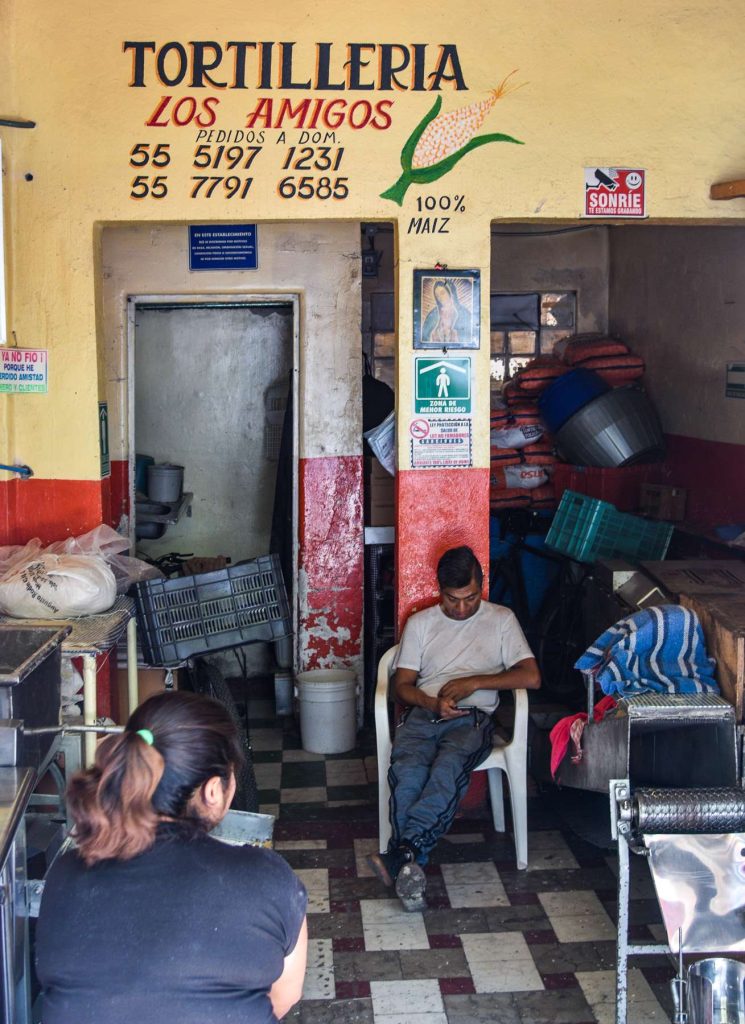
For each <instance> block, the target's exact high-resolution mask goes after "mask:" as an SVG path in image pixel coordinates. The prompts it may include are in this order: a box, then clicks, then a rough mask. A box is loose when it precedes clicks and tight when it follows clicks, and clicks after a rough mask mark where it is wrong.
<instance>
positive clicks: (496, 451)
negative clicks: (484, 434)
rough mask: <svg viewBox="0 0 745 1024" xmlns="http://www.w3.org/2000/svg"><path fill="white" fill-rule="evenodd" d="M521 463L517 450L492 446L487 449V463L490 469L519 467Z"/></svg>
mask: <svg viewBox="0 0 745 1024" xmlns="http://www.w3.org/2000/svg"><path fill="white" fill-rule="evenodd" d="M521 461H522V460H521V458H520V452H519V451H518V450H517V448H498V447H497V446H496V445H493V446H492V447H491V448H490V449H489V462H490V464H491V467H492V469H494V468H495V467H497V466H519V465H520V462H521Z"/></svg>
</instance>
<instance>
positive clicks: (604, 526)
mask: <svg viewBox="0 0 745 1024" xmlns="http://www.w3.org/2000/svg"><path fill="white" fill-rule="evenodd" d="M672 535H673V525H672V523H660V522H657V521H652V520H649V519H642V518H641V517H640V516H631V515H629V514H628V513H627V512H619V511H618V509H617V508H616V507H615V505H611V504H610V502H608V501H600V499H599V498H590V497H588V496H587V495H586V494H577V492H576V491H564V494H563V496H562V499H561V502H560V504H559V507H558V509H557V510H556V515H555V516H554V519H553V522H552V523H551V527H550V529H549V531H548V534H547V536H546V547H549V548H552V549H553V550H554V551H558V552H560V553H561V554H562V555H569V557H570V558H576V559H577V561H578V562H596V561H597V560H598V559H599V558H613V557H615V556H617V555H623V556H625V557H627V558H635V559H639V560H641V561H653V562H656V561H659V560H661V559H663V558H664V557H665V555H666V554H667V549H668V547H669V545H670V538H671V537H672Z"/></svg>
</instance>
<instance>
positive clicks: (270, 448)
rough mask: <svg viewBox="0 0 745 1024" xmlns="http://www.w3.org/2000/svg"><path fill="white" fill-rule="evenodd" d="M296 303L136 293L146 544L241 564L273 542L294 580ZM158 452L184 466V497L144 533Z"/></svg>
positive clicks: (135, 390)
mask: <svg viewBox="0 0 745 1024" xmlns="http://www.w3.org/2000/svg"><path fill="white" fill-rule="evenodd" d="M297 305H298V304H297V300H296V299H295V298H294V297H293V296H289V297H288V296H284V295H283V296H282V299H281V301H280V300H278V299H277V298H275V297H272V296H251V298H250V300H248V299H246V300H237V299H236V298H235V297H234V296H233V297H230V298H226V299H225V300H222V299H220V298H216V297H214V296H210V297H209V299H207V298H206V297H200V296H192V297H188V298H185V297H174V296H153V295H149V296H133V297H131V298H130V299H129V302H128V325H129V330H128V336H129V380H130V389H129V452H130V459H129V461H130V465H129V488H130V509H131V523H130V530H131V536H132V540H133V545H134V546H136V548H137V550H138V552H140V553H142V554H145V555H146V556H147V557H148V558H150V559H157V558H158V557H160V556H163V555H165V554H166V553H169V552H174V551H177V552H179V553H181V554H183V555H191V556H194V557H197V558H206V559H216V558H220V557H223V558H225V559H227V560H228V561H229V562H231V563H236V562H239V561H242V560H245V559H250V558H255V557H258V556H259V555H266V554H268V553H269V552H270V550H274V551H275V553H277V554H280V556H281V558H282V562H283V572H284V576H285V580H286V584H287V589H288V592H289V591H290V589H291V583H292V580H293V579H294V578H295V571H296V549H297V528H296V524H297V512H296V508H297V501H296V480H297V442H296V438H297V430H296V428H295V422H296V415H295V412H294V410H296V409H297V402H296V401H295V400H294V399H295V391H296V379H297V369H296V367H297V344H298V338H297V335H298V331H297V323H298V317H297ZM149 460H154V462H155V463H156V464H162V463H170V464H174V465H178V466H183V469H184V472H183V491H184V494H185V496H186V497H185V501H184V502H183V503H182V504H181V505H180V506H178V507H174V508H172V509H171V514H170V520H169V521H168V522H167V523H165V524H163V523H161V524H158V525H160V526H164V527H165V529H164V531H163V532H162V534H160V535H158V534H159V533H160V531H159V530H157V529H156V530H155V531H154V533H155V535H150V536H147V535H145V536H143V535H142V534H143V533H145V534H147V533H150V532H151V530H147V531H146V530H143V528H142V527H143V525H145V526H149V524H150V523H151V522H152V520H150V519H149V518H148V513H149V512H150V511H151V509H149V508H148V507H147V506H146V505H145V501H147V500H148V493H147V482H146V481H147V463H148V462H149ZM280 543H281V546H282V548H283V550H276V548H277V547H278V545H279V544H280ZM292 604H293V605H294V604H295V602H294V601H293V602H292Z"/></svg>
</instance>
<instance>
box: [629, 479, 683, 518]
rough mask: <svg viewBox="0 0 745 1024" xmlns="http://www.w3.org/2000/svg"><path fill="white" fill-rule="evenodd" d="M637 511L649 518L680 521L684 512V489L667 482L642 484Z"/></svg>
mask: <svg viewBox="0 0 745 1024" xmlns="http://www.w3.org/2000/svg"><path fill="white" fill-rule="evenodd" d="M639 505H640V508H639V511H640V512H641V513H642V515H645V516H649V517H650V518H651V519H664V520H666V521H667V522H668V523H680V522H682V520H683V519H685V514H686V491H685V490H684V489H683V488H682V487H670V486H669V485H668V484H642V485H641V491H640V495H639Z"/></svg>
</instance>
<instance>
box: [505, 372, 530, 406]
mask: <svg viewBox="0 0 745 1024" xmlns="http://www.w3.org/2000/svg"><path fill="white" fill-rule="evenodd" d="M502 398H503V400H504V401H505V402H506V404H507V406H508V408H509V407H510V406H513V405H519V404H520V403H521V402H524V401H525V396H524V395H521V394H520V391H519V389H518V386H517V382H516V381H515V380H514V379H513V380H508V381H507V383H506V384H505V386H504V387H503V388H502Z"/></svg>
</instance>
